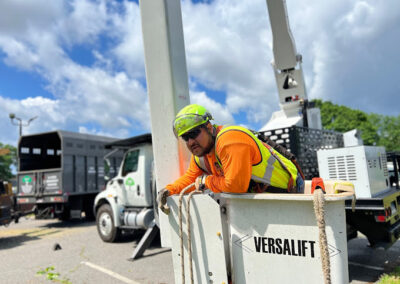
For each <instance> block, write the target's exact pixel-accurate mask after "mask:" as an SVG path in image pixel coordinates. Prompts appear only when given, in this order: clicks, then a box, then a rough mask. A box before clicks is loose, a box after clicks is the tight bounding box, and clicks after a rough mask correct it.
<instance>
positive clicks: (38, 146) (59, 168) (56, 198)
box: [17, 130, 122, 220]
mask: <svg viewBox="0 0 400 284" xmlns="http://www.w3.org/2000/svg"><path fill="white" fill-rule="evenodd" d="M115 140H117V139H114V138H110V137H104V136H96V135H90V134H82V133H74V132H68V131H62V130H56V131H52V132H46V133H39V134H32V135H25V136H22V137H21V138H20V139H19V143H18V173H17V204H18V205H19V206H22V205H33V206H34V212H35V217H36V218H37V219H41V218H59V219H61V220H67V219H69V218H81V217H82V216H83V215H82V212H84V213H85V216H86V217H87V218H89V219H90V218H94V215H93V202H94V198H95V196H96V194H97V193H98V192H99V191H101V190H103V189H104V188H105V174H104V173H105V164H104V156H105V155H106V154H107V152H108V150H106V149H105V148H104V145H105V144H107V143H111V142H113V141H115ZM121 160H122V153H120V154H119V153H117V152H116V153H113V162H112V163H111V164H110V165H106V166H107V167H109V169H108V172H109V173H110V174H111V175H112V174H114V173H116V172H118V169H117V167H118V165H119V164H120V162H121Z"/></svg>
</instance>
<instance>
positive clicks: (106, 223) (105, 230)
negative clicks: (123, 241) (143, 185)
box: [96, 204, 121, 243]
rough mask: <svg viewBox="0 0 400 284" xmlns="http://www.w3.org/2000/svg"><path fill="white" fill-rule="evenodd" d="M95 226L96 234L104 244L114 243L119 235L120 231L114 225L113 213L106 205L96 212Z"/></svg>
mask: <svg viewBox="0 0 400 284" xmlns="http://www.w3.org/2000/svg"><path fill="white" fill-rule="evenodd" d="M96 224H97V232H98V233H99V235H100V238H101V239H102V240H103V241H104V242H107V243H112V242H115V241H116V240H117V239H118V238H119V237H120V235H121V230H120V229H119V228H117V227H115V225H114V218H113V213H112V210H111V207H110V205H108V204H103V205H102V206H101V207H100V209H99V211H97V218H96Z"/></svg>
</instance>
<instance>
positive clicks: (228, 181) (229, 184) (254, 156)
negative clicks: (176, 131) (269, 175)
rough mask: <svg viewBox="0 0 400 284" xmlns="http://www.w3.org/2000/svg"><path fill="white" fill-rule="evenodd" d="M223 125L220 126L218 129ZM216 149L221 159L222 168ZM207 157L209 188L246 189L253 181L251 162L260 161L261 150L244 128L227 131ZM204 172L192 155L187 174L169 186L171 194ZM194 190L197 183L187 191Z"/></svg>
mask: <svg viewBox="0 0 400 284" xmlns="http://www.w3.org/2000/svg"><path fill="white" fill-rule="evenodd" d="M221 128H222V127H218V128H217V131H218V132H219V130H220V129H221ZM214 151H216V153H217V155H218V157H219V159H220V161H221V164H222V169H221V168H220V166H219V164H218V162H217V160H216V157H215V152H214ZM204 158H205V160H207V162H208V165H209V167H208V170H209V171H211V173H212V174H211V175H209V176H207V178H206V180H205V184H206V187H207V188H209V189H210V190H211V191H213V192H232V193H245V192H247V190H248V187H249V184H250V179H251V172H252V166H253V165H255V164H258V163H260V162H261V153H260V150H259V149H258V146H257V144H256V142H255V141H254V140H253V139H252V138H251V137H250V136H249V135H247V134H246V133H243V132H241V131H228V132H226V133H224V135H221V137H219V138H218V141H217V145H215V148H214V149H213V150H211V152H210V153H209V154H207V155H206V156H205V157H204ZM202 174H204V172H203V170H202V169H200V168H199V167H198V166H197V164H196V162H195V160H194V156H193V155H192V157H191V158H190V165H189V168H188V169H187V171H186V172H185V174H184V175H183V176H181V177H180V178H178V179H177V180H176V181H175V182H174V183H172V184H169V185H167V186H166V188H167V189H168V190H169V191H170V193H171V194H178V193H179V192H180V191H181V190H182V189H184V188H185V187H186V186H188V185H189V184H191V183H194V182H195V180H196V178H197V177H198V176H201V175H202ZM192 190H194V187H193V188H192V189H190V190H188V191H187V192H190V191H192Z"/></svg>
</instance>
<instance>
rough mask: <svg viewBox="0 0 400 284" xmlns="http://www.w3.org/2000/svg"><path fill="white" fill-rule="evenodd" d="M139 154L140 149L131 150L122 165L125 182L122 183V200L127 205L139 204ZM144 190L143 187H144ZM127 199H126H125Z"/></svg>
mask: <svg viewBox="0 0 400 284" xmlns="http://www.w3.org/2000/svg"><path fill="white" fill-rule="evenodd" d="M139 154H140V150H139V149H135V150H132V151H129V152H128V153H127V154H126V156H125V159H124V164H123V166H122V172H121V175H122V179H123V184H121V183H120V185H121V187H122V191H123V196H124V198H122V199H123V200H122V202H123V204H124V205H125V206H137V205H138V204H137V201H138V200H137V199H138V197H139V195H140V190H141V187H140V176H141V175H140V171H141V170H143V169H139ZM142 190H143V189H142ZM124 199H125V200H124Z"/></svg>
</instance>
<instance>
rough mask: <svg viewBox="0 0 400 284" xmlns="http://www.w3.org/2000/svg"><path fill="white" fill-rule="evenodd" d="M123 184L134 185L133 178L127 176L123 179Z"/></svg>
mask: <svg viewBox="0 0 400 284" xmlns="http://www.w3.org/2000/svg"><path fill="white" fill-rule="evenodd" d="M125 185H126V186H129V187H131V186H134V185H135V181H134V180H133V178H131V177H129V178H127V179H126V180H125Z"/></svg>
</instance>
